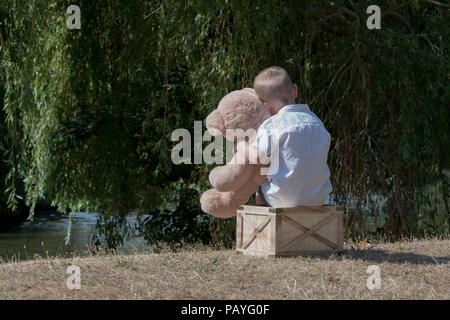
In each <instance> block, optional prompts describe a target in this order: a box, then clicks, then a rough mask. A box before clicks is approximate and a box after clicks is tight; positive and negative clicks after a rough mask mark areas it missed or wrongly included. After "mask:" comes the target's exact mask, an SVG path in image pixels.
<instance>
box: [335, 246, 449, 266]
mask: <svg viewBox="0 0 450 320" xmlns="http://www.w3.org/2000/svg"><path fill="white" fill-rule="evenodd" d="M340 256H341V257H345V258H346V259H351V260H366V261H372V262H377V263H382V262H389V263H399V264H402V263H405V262H407V263H411V264H416V265H418V264H423V265H427V264H446V263H450V256H444V257H435V256H431V255H430V256H427V255H423V254H417V253H411V252H388V251H384V250H380V249H356V250H355V249H350V250H344V251H343V252H342V253H341V254H340Z"/></svg>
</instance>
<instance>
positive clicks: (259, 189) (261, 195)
mask: <svg viewBox="0 0 450 320" xmlns="http://www.w3.org/2000/svg"><path fill="white" fill-rule="evenodd" d="M256 192H258V194H259V196H260V197H261V198H262V199H263V201H264V203H265V204H266V206H268V207H271V205H270V204H269V203H268V202H267V201H266V198H264V194H263V192H262V190H261V187H259V188H258V190H257V191H256Z"/></svg>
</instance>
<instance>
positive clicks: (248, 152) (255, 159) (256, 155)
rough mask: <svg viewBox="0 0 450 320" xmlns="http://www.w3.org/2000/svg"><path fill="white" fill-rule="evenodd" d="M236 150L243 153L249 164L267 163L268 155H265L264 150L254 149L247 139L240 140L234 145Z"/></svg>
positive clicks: (268, 161) (268, 160)
mask: <svg viewBox="0 0 450 320" xmlns="http://www.w3.org/2000/svg"><path fill="white" fill-rule="evenodd" d="M236 149H237V152H239V153H241V154H243V155H245V158H246V159H247V160H248V161H249V163H250V164H263V165H265V164H269V163H270V157H268V156H267V154H265V153H264V152H261V151H259V150H258V149H255V148H254V147H253V146H251V145H250V144H249V143H248V142H247V141H240V142H238V143H237V146H236Z"/></svg>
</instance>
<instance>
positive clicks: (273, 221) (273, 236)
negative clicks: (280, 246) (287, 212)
mask: <svg viewBox="0 0 450 320" xmlns="http://www.w3.org/2000/svg"><path fill="white" fill-rule="evenodd" d="M277 218H278V217H277V216H275V215H274V216H271V217H270V239H269V243H270V247H271V248H270V252H271V254H275V252H276V250H277Z"/></svg>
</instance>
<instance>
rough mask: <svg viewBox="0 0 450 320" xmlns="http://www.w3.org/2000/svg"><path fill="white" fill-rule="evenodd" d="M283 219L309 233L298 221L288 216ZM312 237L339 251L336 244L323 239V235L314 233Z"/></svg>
mask: <svg viewBox="0 0 450 320" xmlns="http://www.w3.org/2000/svg"><path fill="white" fill-rule="evenodd" d="M281 218H282V219H283V220H285V221H286V222H287V223H289V224H291V225H292V226H294V227H296V228H297V229H300V230H301V231H303V232H308V231H309V229H308V228H306V227H305V226H303V225H301V224H300V223H298V222H297V221H295V220H293V219H291V218H289V217H288V216H285V215H283V216H281ZM311 237H313V238H314V239H316V240H317V241H320V242H322V243H323V244H325V245H327V246H329V247H330V248H331V249H333V250H336V249H337V245H336V243H333V242H332V241H330V240H328V239H327V238H324V237H322V236H321V235H319V234H317V233H312V234H311Z"/></svg>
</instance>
